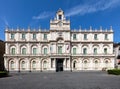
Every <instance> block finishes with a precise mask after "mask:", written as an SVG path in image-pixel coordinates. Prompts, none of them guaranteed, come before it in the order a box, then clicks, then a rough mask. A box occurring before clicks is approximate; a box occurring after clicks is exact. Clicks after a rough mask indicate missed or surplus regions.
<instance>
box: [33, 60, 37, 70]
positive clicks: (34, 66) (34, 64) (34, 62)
mask: <svg viewBox="0 0 120 89" xmlns="http://www.w3.org/2000/svg"><path fill="white" fill-rule="evenodd" d="M32 68H33V69H35V68H36V61H33V62H32Z"/></svg>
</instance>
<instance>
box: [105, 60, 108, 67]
mask: <svg viewBox="0 0 120 89" xmlns="http://www.w3.org/2000/svg"><path fill="white" fill-rule="evenodd" d="M105 67H106V68H108V67H109V61H108V60H105Z"/></svg>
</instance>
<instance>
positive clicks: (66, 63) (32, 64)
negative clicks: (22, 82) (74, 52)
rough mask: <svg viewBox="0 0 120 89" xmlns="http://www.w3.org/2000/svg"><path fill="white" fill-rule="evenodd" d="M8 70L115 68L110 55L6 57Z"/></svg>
mask: <svg viewBox="0 0 120 89" xmlns="http://www.w3.org/2000/svg"><path fill="white" fill-rule="evenodd" d="M4 64H5V68H6V70H8V71H79V70H102V69H103V68H105V69H111V68H114V58H112V57H110V58H108V57H98V58H94V57H5V59H4Z"/></svg>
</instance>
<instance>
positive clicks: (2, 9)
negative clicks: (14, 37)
mask: <svg viewBox="0 0 120 89" xmlns="http://www.w3.org/2000/svg"><path fill="white" fill-rule="evenodd" d="M59 8H61V9H62V10H64V12H65V16H66V18H67V19H70V21H71V29H78V28H79V27H80V26H81V27H82V29H89V27H90V26H92V28H93V29H98V30H99V28H100V26H102V27H103V29H106V28H107V29H109V28H110V26H112V27H113V30H114V42H120V0H0V39H2V40H4V39H5V38H4V29H5V27H6V26H9V28H14V29H16V28H17V27H18V26H19V27H20V28H21V29H22V28H25V29H26V28H27V27H28V26H31V28H36V29H37V28H38V27H39V26H40V27H41V28H42V29H49V21H50V19H53V18H54V16H55V13H56V11H57V10H58V9H59Z"/></svg>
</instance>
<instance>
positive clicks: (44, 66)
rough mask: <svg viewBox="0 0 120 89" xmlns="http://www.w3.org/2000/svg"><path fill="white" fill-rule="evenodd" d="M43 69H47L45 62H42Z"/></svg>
mask: <svg viewBox="0 0 120 89" xmlns="http://www.w3.org/2000/svg"><path fill="white" fill-rule="evenodd" d="M43 69H47V62H46V61H44V62H43Z"/></svg>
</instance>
